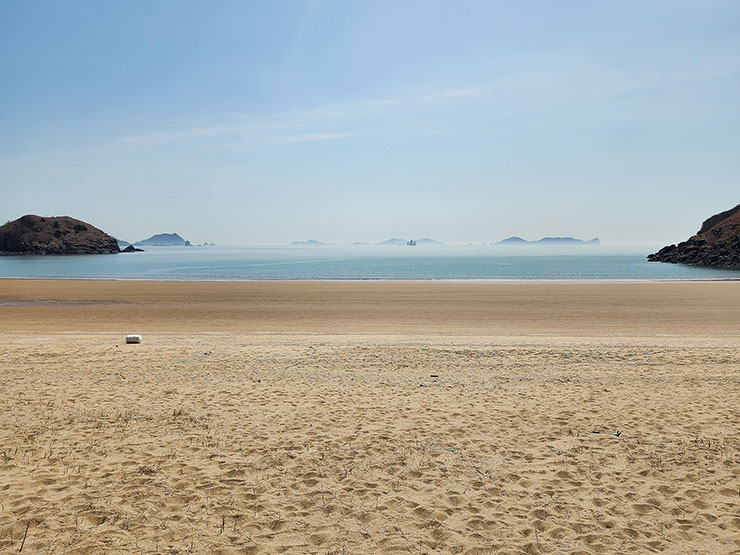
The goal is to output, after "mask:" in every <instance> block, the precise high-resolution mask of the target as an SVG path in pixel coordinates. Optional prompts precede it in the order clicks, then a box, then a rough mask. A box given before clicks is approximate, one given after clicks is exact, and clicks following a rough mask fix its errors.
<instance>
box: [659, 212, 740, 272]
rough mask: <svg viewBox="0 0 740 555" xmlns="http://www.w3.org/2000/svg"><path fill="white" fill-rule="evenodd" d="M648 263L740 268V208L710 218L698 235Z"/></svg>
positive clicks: (671, 247) (662, 250)
mask: <svg viewBox="0 0 740 555" xmlns="http://www.w3.org/2000/svg"><path fill="white" fill-rule="evenodd" d="M648 260H650V261H651V262H670V263H673V264H688V265H691V266H716V267H719V268H740V204H739V205H737V206H736V207H735V208H732V209H730V210H726V211H725V212H720V213H719V214H715V215H714V216H712V217H711V218H708V219H707V220H705V221H704V223H703V224H702V226H701V229H699V232H698V233H697V234H696V235H694V236H693V237H691V238H689V239H688V240H686V241H684V242H683V243H679V244H678V245H669V246H667V247H663V248H662V249H660V250H659V251H658V252H656V253H655V254H651V255H650V256H648Z"/></svg>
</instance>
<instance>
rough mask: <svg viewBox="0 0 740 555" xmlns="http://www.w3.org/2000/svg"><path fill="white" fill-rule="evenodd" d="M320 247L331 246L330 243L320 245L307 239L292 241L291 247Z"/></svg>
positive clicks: (314, 240) (320, 243)
mask: <svg viewBox="0 0 740 555" xmlns="http://www.w3.org/2000/svg"><path fill="white" fill-rule="evenodd" d="M321 245H331V243H322V242H321V241H317V240H316V239H309V240H308V241H293V242H292V243H291V246H293V247H319V246H321Z"/></svg>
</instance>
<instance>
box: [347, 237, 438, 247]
mask: <svg viewBox="0 0 740 555" xmlns="http://www.w3.org/2000/svg"><path fill="white" fill-rule="evenodd" d="M353 244H357V243H353ZM376 244H377V245H385V246H394V247H406V246H412V247H415V246H417V245H441V244H442V243H440V242H439V241H435V240H434V239H429V238H428V237H426V238H424V239H399V238H398V237H391V238H390V239H386V240H385V241H381V242H380V243H376Z"/></svg>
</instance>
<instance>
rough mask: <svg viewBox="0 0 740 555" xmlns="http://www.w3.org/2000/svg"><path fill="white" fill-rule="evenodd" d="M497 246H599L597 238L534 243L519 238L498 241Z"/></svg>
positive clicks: (550, 238)
mask: <svg viewBox="0 0 740 555" xmlns="http://www.w3.org/2000/svg"><path fill="white" fill-rule="evenodd" d="M496 244H497V245H600V244H601V242H600V241H599V238H598V237H594V238H593V239H591V240H590V241H584V240H583V239H576V238H575V237H543V238H542V239H537V240H536V241H527V240H526V239H522V238H521V237H516V236H515V237H509V238H508V239H504V240H502V241H498V242H497V243H496Z"/></svg>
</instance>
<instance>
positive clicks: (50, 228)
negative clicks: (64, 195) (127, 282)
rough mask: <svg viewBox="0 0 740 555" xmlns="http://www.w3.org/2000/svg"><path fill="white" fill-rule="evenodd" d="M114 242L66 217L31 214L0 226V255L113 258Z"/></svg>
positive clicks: (100, 231) (88, 226)
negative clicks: (57, 255) (74, 255)
mask: <svg viewBox="0 0 740 555" xmlns="http://www.w3.org/2000/svg"><path fill="white" fill-rule="evenodd" d="M118 252H120V249H119V248H118V242H117V241H116V239H115V238H114V237H111V236H110V235H108V234H107V233H105V232H104V231H102V230H100V229H98V228H97V227H95V226H93V225H91V224H89V223H86V222H83V221H81V220H76V219H74V218H70V217H69V216H54V217H42V216H36V215H33V214H28V215H26V216H22V217H21V218H18V219H17V220H14V221H12V222H8V223H6V224H5V225H3V226H0V254H2V255H14V254H19V255H20V254H115V253H118Z"/></svg>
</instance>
